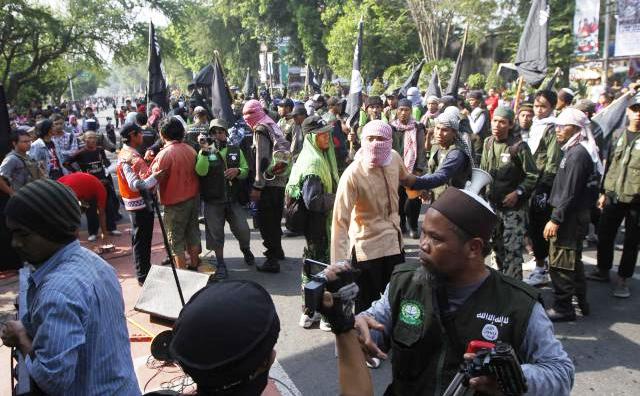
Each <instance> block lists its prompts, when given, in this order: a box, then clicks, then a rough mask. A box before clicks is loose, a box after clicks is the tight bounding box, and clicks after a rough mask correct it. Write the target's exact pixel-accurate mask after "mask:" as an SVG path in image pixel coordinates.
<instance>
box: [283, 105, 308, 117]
mask: <svg viewBox="0 0 640 396" xmlns="http://www.w3.org/2000/svg"><path fill="white" fill-rule="evenodd" d="M295 116H305V117H306V116H307V109H305V108H304V105H297V106H294V108H293V110H292V111H291V113H289V114H287V118H293V117H295Z"/></svg>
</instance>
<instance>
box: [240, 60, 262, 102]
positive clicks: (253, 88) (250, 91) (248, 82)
mask: <svg viewBox="0 0 640 396" xmlns="http://www.w3.org/2000/svg"><path fill="white" fill-rule="evenodd" d="M242 93H243V94H244V98H245V99H247V100H249V99H257V98H258V86H257V85H256V79H255V78H253V76H252V75H251V71H250V70H249V68H247V77H246V78H245V79H244V87H242Z"/></svg>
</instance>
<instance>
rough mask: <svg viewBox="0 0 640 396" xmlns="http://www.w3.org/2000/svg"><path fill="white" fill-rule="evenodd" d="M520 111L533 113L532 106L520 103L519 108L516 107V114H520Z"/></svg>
mask: <svg viewBox="0 0 640 396" xmlns="http://www.w3.org/2000/svg"><path fill="white" fill-rule="evenodd" d="M522 111H530V112H532V113H533V105H532V104H531V103H527V102H525V103H520V106H519V107H518V114H520V112H522Z"/></svg>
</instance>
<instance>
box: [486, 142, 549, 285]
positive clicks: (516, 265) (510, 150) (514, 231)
mask: <svg viewBox="0 0 640 396" xmlns="http://www.w3.org/2000/svg"><path fill="white" fill-rule="evenodd" d="M480 168H481V169H482V170H484V171H486V172H488V173H489V174H490V175H491V177H492V178H493V180H492V181H491V184H489V186H488V187H487V199H488V201H489V203H490V204H491V206H492V207H493V208H494V209H495V211H496V214H497V216H498V223H497V225H496V228H495V230H494V232H493V235H492V237H491V242H492V248H493V250H494V252H495V259H496V264H497V265H498V268H499V269H500V271H502V272H503V273H505V274H507V275H509V276H512V277H514V278H516V279H520V280H521V279H522V263H523V262H524V260H523V258H522V253H523V251H524V236H525V233H526V213H527V210H528V207H527V198H528V196H529V195H530V194H531V192H532V191H533V189H534V187H535V185H536V180H537V179H538V172H537V169H536V164H535V162H534V160H533V157H532V156H531V151H530V150H529V146H527V144H526V143H524V142H523V141H522V140H521V139H519V138H516V137H514V136H512V135H511V134H510V135H509V136H508V137H507V139H506V140H505V141H503V142H500V141H498V140H497V139H495V138H494V137H493V136H489V137H488V138H487V139H485V143H484V150H483V152H482V159H481V161H480ZM514 191H518V202H517V203H516V205H515V207H513V208H506V207H503V206H502V201H503V200H504V198H505V197H506V196H507V195H508V194H510V193H512V192H514Z"/></svg>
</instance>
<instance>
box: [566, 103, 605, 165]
mask: <svg viewBox="0 0 640 396" xmlns="http://www.w3.org/2000/svg"><path fill="white" fill-rule="evenodd" d="M589 124H590V121H589V117H587V115H586V114H585V113H584V112H582V111H580V110H578V109H576V108H573V107H567V108H565V109H564V110H562V112H561V113H560V115H558V117H557V118H556V125H557V126H558V127H562V126H564V125H574V126H576V127H578V128H580V132H578V133H576V134H574V135H573V136H572V137H571V138H570V139H569V140H568V141H567V142H566V143H565V144H564V146H562V148H561V149H562V151H567V150H568V149H570V148H571V147H573V146H575V145H576V144H582V146H583V147H584V148H585V149H586V150H587V152H588V153H589V156H591V161H593V163H594V164H596V167H597V169H598V172H600V174H601V175H602V174H604V166H603V165H602V162H601V161H600V155H599V152H598V145H597V144H596V140H595V138H594V137H593V133H592V132H591V127H590V125H589Z"/></svg>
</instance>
